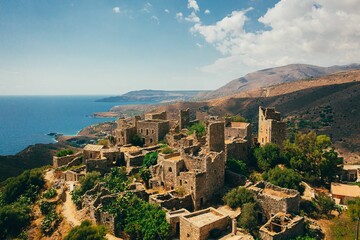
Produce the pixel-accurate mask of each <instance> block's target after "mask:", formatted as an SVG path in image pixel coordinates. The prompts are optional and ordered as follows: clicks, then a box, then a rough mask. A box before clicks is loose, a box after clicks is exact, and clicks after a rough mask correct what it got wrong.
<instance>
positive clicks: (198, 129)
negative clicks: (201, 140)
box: [189, 123, 206, 137]
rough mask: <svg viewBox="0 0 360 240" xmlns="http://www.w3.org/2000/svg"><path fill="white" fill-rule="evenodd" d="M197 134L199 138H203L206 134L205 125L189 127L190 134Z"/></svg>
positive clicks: (196, 124)
mask: <svg viewBox="0 0 360 240" xmlns="http://www.w3.org/2000/svg"><path fill="white" fill-rule="evenodd" d="M194 132H195V133H196V136H197V137H203V136H205V134H206V129H205V125H204V124H201V123H195V124H193V125H191V126H190V127H189V133H190V134H193V133H194Z"/></svg>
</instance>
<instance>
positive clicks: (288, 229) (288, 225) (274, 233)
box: [259, 213, 305, 240]
mask: <svg viewBox="0 0 360 240" xmlns="http://www.w3.org/2000/svg"><path fill="white" fill-rule="evenodd" d="M304 231H305V224H304V218H303V217H300V216H295V217H293V216H291V215H285V214H283V213H278V214H276V215H275V216H273V217H272V218H271V219H270V220H269V221H268V222H267V223H266V224H265V225H264V226H262V227H261V228H260V230H259V233H260V238H261V239H262V240H288V239H295V238H296V237H298V236H303V235H304Z"/></svg>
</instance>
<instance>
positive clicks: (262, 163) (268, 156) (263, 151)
mask: <svg viewBox="0 0 360 240" xmlns="http://www.w3.org/2000/svg"><path fill="white" fill-rule="evenodd" d="M254 156H255V158H256V161H257V164H258V166H259V168H260V169H261V170H263V171H267V170H269V169H270V168H273V167H275V166H276V165H277V164H279V163H282V159H281V156H280V148H279V146H278V145H276V144H273V143H267V144H265V145H264V146H263V147H259V148H256V149H255V151H254Z"/></svg>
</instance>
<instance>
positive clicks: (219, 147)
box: [206, 121, 225, 152]
mask: <svg viewBox="0 0 360 240" xmlns="http://www.w3.org/2000/svg"><path fill="white" fill-rule="evenodd" d="M224 131H225V123H224V122H222V121H220V122H219V121H211V122H209V124H208V126H207V132H206V137H207V144H208V151H209V152H221V151H225V132H224Z"/></svg>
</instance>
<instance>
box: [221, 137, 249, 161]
mask: <svg viewBox="0 0 360 240" xmlns="http://www.w3.org/2000/svg"><path fill="white" fill-rule="evenodd" d="M250 151H251V148H250V144H249V142H248V141H246V140H242V139H237V140H233V141H227V142H226V144H225V152H226V161H228V160H230V159H236V160H242V161H245V162H247V163H248V160H249V156H250Z"/></svg>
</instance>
